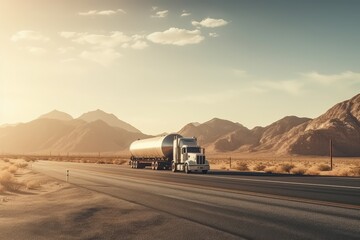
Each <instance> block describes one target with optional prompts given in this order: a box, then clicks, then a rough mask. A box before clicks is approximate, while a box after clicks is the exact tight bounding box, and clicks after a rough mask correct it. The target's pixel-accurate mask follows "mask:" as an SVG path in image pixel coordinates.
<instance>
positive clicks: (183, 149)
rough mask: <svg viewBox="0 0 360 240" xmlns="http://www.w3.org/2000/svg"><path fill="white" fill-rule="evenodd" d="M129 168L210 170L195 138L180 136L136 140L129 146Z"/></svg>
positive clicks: (170, 135)
mask: <svg viewBox="0 0 360 240" xmlns="http://www.w3.org/2000/svg"><path fill="white" fill-rule="evenodd" d="M130 153H131V157H130V161H129V164H130V165H131V168H145V167H147V166H151V169H153V170H162V169H171V170H172V171H173V172H177V171H183V172H185V173H190V172H202V173H204V174H206V173H207V172H208V170H210V165H209V162H208V161H207V160H206V157H205V149H204V148H201V147H200V146H199V145H198V143H197V139H196V138H195V137H183V136H181V135H180V134H174V133H173V134H168V135H164V136H160V137H153V138H147V139H142V140H140V139H139V140H136V141H134V142H133V143H131V145H130Z"/></svg>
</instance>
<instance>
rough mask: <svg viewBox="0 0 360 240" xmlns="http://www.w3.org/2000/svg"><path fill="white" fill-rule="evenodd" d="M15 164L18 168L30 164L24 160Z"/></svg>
mask: <svg viewBox="0 0 360 240" xmlns="http://www.w3.org/2000/svg"><path fill="white" fill-rule="evenodd" d="M15 166H16V167H18V168H26V167H27V166H28V164H27V163H24V162H22V163H16V164H15Z"/></svg>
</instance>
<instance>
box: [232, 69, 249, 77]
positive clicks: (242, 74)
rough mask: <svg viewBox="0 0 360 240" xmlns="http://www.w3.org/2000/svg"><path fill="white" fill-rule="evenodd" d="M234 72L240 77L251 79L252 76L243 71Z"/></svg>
mask: <svg viewBox="0 0 360 240" xmlns="http://www.w3.org/2000/svg"><path fill="white" fill-rule="evenodd" d="M233 72H234V74H235V75H236V76H238V77H249V76H250V75H249V74H248V73H247V71H245V70H243V69H233Z"/></svg>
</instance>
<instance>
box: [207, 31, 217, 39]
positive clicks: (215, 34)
mask: <svg viewBox="0 0 360 240" xmlns="http://www.w3.org/2000/svg"><path fill="white" fill-rule="evenodd" d="M209 36H210V37H214V38H216V37H218V36H219V34H217V33H214V32H211V33H209Z"/></svg>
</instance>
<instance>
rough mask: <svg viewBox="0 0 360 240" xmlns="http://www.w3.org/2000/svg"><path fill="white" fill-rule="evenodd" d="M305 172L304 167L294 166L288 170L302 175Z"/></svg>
mask: <svg viewBox="0 0 360 240" xmlns="http://www.w3.org/2000/svg"><path fill="white" fill-rule="evenodd" d="M305 172H306V168H304V167H294V168H292V169H291V170H290V173H291V174H295V175H304V174H305Z"/></svg>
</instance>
